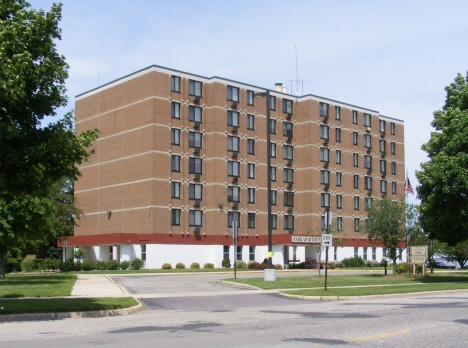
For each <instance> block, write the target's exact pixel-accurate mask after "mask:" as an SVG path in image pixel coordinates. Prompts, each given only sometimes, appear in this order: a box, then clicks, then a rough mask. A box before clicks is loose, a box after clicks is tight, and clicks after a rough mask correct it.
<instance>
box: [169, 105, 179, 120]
mask: <svg viewBox="0 0 468 348" xmlns="http://www.w3.org/2000/svg"><path fill="white" fill-rule="evenodd" d="M171 117H172V118H179V119H180V103H175V102H172V103H171Z"/></svg>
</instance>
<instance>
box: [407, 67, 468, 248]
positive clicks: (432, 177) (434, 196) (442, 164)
mask: <svg viewBox="0 0 468 348" xmlns="http://www.w3.org/2000/svg"><path fill="white" fill-rule="evenodd" d="M445 90H446V92H447V99H446V101H445V105H444V106H443V108H442V110H439V111H436V112H434V120H433V121H432V126H433V127H434V128H435V130H436V131H435V132H433V133H432V135H431V139H430V140H429V141H428V142H427V143H426V144H424V145H423V146H422V149H423V150H424V151H426V152H427V153H428V156H429V161H427V162H425V163H422V164H421V167H422V170H421V171H418V172H416V176H417V178H418V180H419V182H420V184H421V185H420V186H418V188H417V191H418V197H419V198H420V199H421V205H420V212H421V217H420V218H421V224H422V226H423V228H424V230H425V231H427V232H429V234H430V237H431V238H433V239H437V240H439V241H441V242H446V243H448V244H449V245H456V244H457V243H459V242H463V241H465V240H467V239H468V75H467V77H466V78H464V77H463V76H462V75H460V74H458V76H457V77H456V78H455V81H454V82H453V83H451V84H450V86H447V87H446V88H445Z"/></svg>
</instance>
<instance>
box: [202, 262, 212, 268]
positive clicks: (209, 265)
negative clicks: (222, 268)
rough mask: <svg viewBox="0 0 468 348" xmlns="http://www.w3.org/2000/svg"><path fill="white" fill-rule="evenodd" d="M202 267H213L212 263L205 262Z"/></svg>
mask: <svg viewBox="0 0 468 348" xmlns="http://www.w3.org/2000/svg"><path fill="white" fill-rule="evenodd" d="M203 268H214V265H213V264H212V263H205V264H204V265H203Z"/></svg>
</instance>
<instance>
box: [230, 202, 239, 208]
mask: <svg viewBox="0 0 468 348" xmlns="http://www.w3.org/2000/svg"><path fill="white" fill-rule="evenodd" d="M238 206H239V202H232V203H231V207H233V208H237V207H238Z"/></svg>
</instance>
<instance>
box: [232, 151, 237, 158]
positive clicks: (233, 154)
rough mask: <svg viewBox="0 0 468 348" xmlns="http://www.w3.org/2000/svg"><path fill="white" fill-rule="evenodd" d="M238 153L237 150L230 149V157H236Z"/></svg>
mask: <svg viewBox="0 0 468 348" xmlns="http://www.w3.org/2000/svg"><path fill="white" fill-rule="evenodd" d="M238 155H239V151H231V156H232V157H237V156H238Z"/></svg>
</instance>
